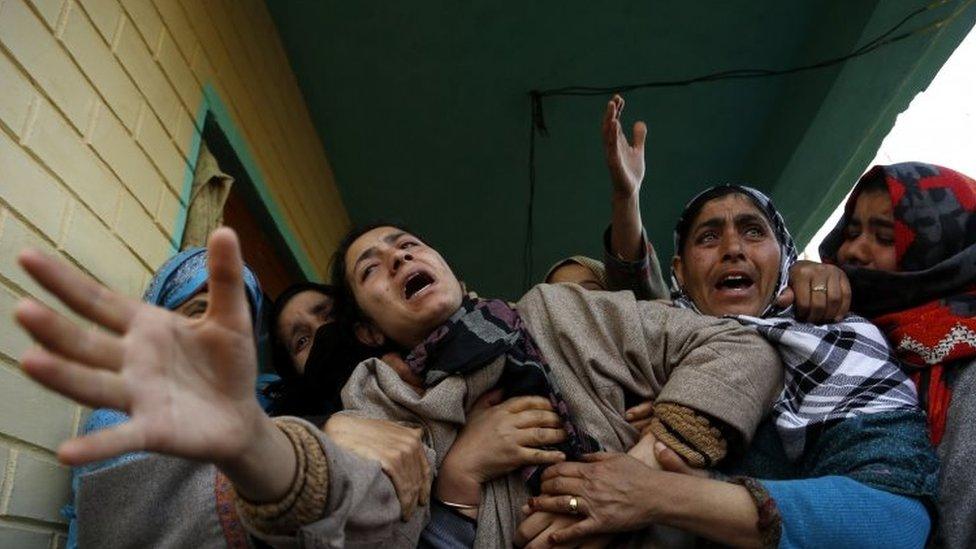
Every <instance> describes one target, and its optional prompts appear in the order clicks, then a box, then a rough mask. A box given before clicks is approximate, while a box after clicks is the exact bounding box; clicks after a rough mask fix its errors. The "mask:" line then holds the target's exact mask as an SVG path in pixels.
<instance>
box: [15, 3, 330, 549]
mask: <svg viewBox="0 0 976 549" xmlns="http://www.w3.org/2000/svg"><path fill="white" fill-rule="evenodd" d="M0 82H2V86H0V87H2V89H3V93H2V94H0V170H2V172H0V173H2V180H0V478H2V488H0V547H26V548H31V547H43V548H45V549H50V548H52V547H61V546H63V545H64V540H65V535H66V533H67V527H66V524H65V523H64V519H63V518H62V517H61V516H60V514H59V513H58V510H59V508H60V507H61V506H62V505H63V504H64V503H66V502H67V501H68V489H69V482H68V479H69V472H68V470H67V469H66V468H64V467H61V466H59V465H58V464H57V462H56V459H55V455H54V452H55V449H56V448H57V446H58V444H59V443H60V442H61V441H63V440H65V439H66V438H68V437H70V436H72V435H73V434H74V433H75V431H76V429H77V428H78V424H79V418H80V417H81V418H83V417H84V415H85V413H86V411H85V410H84V409H82V408H80V407H79V406H77V405H76V404H74V403H72V402H70V401H68V400H66V399H64V398H62V397H60V396H57V395H55V394H53V393H50V392H48V391H46V390H44V389H42V388H41V387H40V386H39V385H36V384H35V383H33V382H32V381H30V380H29V379H27V377H26V376H24V375H23V374H22V373H21V372H20V371H19V369H18V367H17V360H18V358H19V357H20V356H21V354H22V353H23V352H24V351H25V350H26V349H28V348H29V347H30V345H31V341H30V340H29V338H28V337H27V336H26V335H25V334H24V333H23V332H22V331H20V330H19V329H18V328H16V327H15V326H14V324H13V319H12V315H13V311H14V309H15V307H16V304H17V302H18V301H19V300H20V299H21V298H22V297H23V296H32V297H35V298H37V299H39V300H41V301H42V302H45V303H47V304H48V305H50V306H52V307H53V308H55V310H57V311H59V312H61V313H63V314H66V315H68V316H69V318H72V319H74V320H76V321H77V320H78V318H77V316H76V315H74V314H73V313H71V312H70V311H68V310H67V309H66V308H65V307H64V306H63V305H61V304H60V303H58V302H56V301H55V300H54V299H53V298H51V296H50V295H48V294H47V293H46V292H45V291H44V290H43V289H41V288H40V287H39V286H38V285H37V284H35V283H34V282H33V281H32V280H30V279H29V278H28V277H27V276H26V275H25V274H24V273H23V272H22V271H21V270H20V269H19V267H18V266H17V264H16V254H17V253H18V252H19V251H20V250H21V249H23V248H24V247H28V246H30V247H34V248H38V249H40V250H41V251H43V252H45V253H48V254H51V255H56V256H60V257H62V258H64V259H65V260H66V261H69V262H71V263H73V264H75V265H77V266H79V267H80V268H82V269H83V270H85V271H86V272H88V273H89V274H91V275H92V276H94V277H95V278H96V279H98V280H100V281H101V282H103V283H105V284H107V285H108V286H111V287H113V288H115V289H117V290H119V291H122V292H124V293H126V294H128V295H131V296H138V295H140V294H141V292H142V290H143V288H144V286H145V284H146V282H147V281H148V279H149V278H150V276H151V274H152V270H153V269H155V268H156V267H158V266H159V265H160V264H161V263H162V262H163V261H164V260H165V259H166V258H167V257H169V255H170V254H171V253H172V252H173V245H172V240H173V239H174V238H177V237H178V227H177V219H179V218H180V217H181V211H182V209H183V208H184V204H183V202H185V197H182V196H181V195H182V193H183V190H184V189H183V187H184V181H185V179H186V176H187V173H191V170H192V168H191V166H192V164H193V163H194V162H195V161H196V158H195V156H194V154H195V151H194V148H193V144H194V142H195V141H196V140H197V139H198V136H199V131H200V127H199V126H200V124H201V123H202V120H197V119H196V116H197V114H198V113H199V112H202V108H203V107H204V106H205V105H206V104H205V101H204V97H205V93H204V90H205V88H209V89H210V90H212V91H213V92H215V93H216V95H218V96H219V98H220V101H221V103H222V105H223V107H224V108H225V109H226V111H227V112H228V113H229V116H230V118H231V120H230V122H231V124H233V126H234V129H235V131H236V132H237V133H238V134H239V135H240V136H241V138H242V139H243V140H244V141H245V142H246V146H247V150H248V151H249V154H250V155H251V160H252V161H253V162H254V164H255V165H256V166H257V169H258V170H259V172H260V174H261V176H262V178H263V179H264V181H265V183H266V184H267V186H268V189H267V190H268V191H269V193H270V195H271V197H272V199H273V200H274V201H275V202H276V205H277V208H278V210H279V211H281V212H282V213H283V215H284V216H285V221H286V222H287V223H288V225H289V227H290V229H291V231H292V232H293V234H294V235H295V236H296V238H297V241H298V244H299V245H300V246H301V247H302V249H303V250H304V253H305V254H306V255H307V256H308V257H309V258H310V260H311V262H312V265H313V267H314V268H315V269H317V270H318V271H319V273H321V274H324V273H325V272H326V269H327V266H328V259H329V256H330V254H331V253H332V250H333V248H334V246H335V244H336V242H337V241H338V239H339V238H340V236H341V234H342V232H344V231H345V229H346V228H347V227H348V219H347V217H346V214H345V210H344V209H343V207H342V204H341V201H340V199H339V196H338V193H337V191H336V189H335V185H334V183H333V177H332V174H331V171H330V168H329V163H328V160H327V159H326V157H325V155H324V153H323V151H322V146H321V143H320V140H319V138H318V135H317V134H316V132H315V129H314V127H313V125H312V122H311V119H310V117H309V115H308V111H307V109H306V106H305V104H304V102H303V99H302V94H301V91H300V90H299V89H298V85H297V82H296V79H295V77H294V75H293V74H292V73H291V71H290V69H289V63H288V59H287V58H286V57H285V53H284V48H283V47H282V45H281V43H280V41H279V39H278V37H277V34H276V31H275V28H274V24H273V22H272V21H271V18H270V16H269V14H268V13H267V9H266V7H265V6H264V3H263V1H262V0H240V1H237V0H235V1H222V2H221V1H213V2H201V1H199V0H0ZM83 324H84V323H83Z"/></svg>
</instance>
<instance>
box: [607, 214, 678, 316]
mask: <svg viewBox="0 0 976 549" xmlns="http://www.w3.org/2000/svg"><path fill="white" fill-rule="evenodd" d="M610 231H611V228H610V227H607V230H606V231H604V233H603V264H604V265H605V266H606V268H607V282H608V283H609V284H610V287H609V288H607V289H608V290H611V291H620V290H630V291H632V292H634V297H636V298H637V299H639V300H642V301H650V300H652V299H667V298H668V297H670V292H669V291H668V285H667V283H665V281H664V276H662V274H661V263H660V261H658V259H657V253H656V252H655V251H654V246H651V243H650V242H648V241H647V234H646V233H645V232H644V230H643V229H642V230H641V243H642V246H641V250H643V252H644V253H643V255H641V256H640V257H638V258H637V259H635V260H633V261H625V260H623V259H620V257H618V256H617V255H616V254H615V253H613V251H612V250H611V249H610Z"/></svg>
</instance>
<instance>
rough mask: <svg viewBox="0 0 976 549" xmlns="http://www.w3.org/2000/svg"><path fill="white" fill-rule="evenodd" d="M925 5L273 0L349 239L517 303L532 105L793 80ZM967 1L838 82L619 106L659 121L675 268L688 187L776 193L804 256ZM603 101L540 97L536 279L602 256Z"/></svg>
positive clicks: (652, 123) (667, 95) (655, 199)
mask: <svg viewBox="0 0 976 549" xmlns="http://www.w3.org/2000/svg"><path fill="white" fill-rule="evenodd" d="M929 1H930V0H913V1H907V0H906V1H869V0H836V1H786V2H784V1H782V0H778V1H760V2H757V1H754V0H753V1H744V0H743V1H735V2H718V1H714V2H686V1H672V2H649V1H644V2H615V3H612V4H613V5H604V4H611V3H610V2H587V1H579V0H572V1H566V0H563V1H560V2H556V1H539V2H497V1H496V2H485V1H474V2H456V1H453V0H450V1H447V0H442V1H426V2H348V1H347V2H336V1H332V0H327V1H315V2H312V1H306V2H302V1H286V0H269V1H268V6H269V9H270V11H271V13H272V15H273V17H274V19H275V22H276V23H277V26H278V29H279V32H280V33H281V36H282V40H283V41H284V44H285V47H286V49H287V52H288V55H289V59H290V61H291V64H292V68H293V69H294V71H295V74H296V76H297V78H298V81H299V84H300V86H301V88H302V91H303V93H304V95H305V99H306V101H307V102H308V108H309V110H310V112H311V114H312V117H313V120H314V122H315V125H316V127H317V128H318V131H319V134H320V135H321V138H322V141H323V143H324V146H325V149H326V154H327V156H328V157H329V160H330V162H331V163H332V166H333V169H334V171H335V175H336V178H337V180H338V183H339V188H340V190H341V192H342V196H343V200H344V202H345V206H346V209H347V210H348V212H349V214H350V216H351V217H352V219H353V220H354V222H367V221H371V220H373V219H376V218H382V219H396V220H400V221H403V222H406V223H407V224H408V225H410V226H411V227H414V228H415V229H416V230H417V231H418V232H419V233H421V234H422V235H425V236H426V237H427V238H428V240H430V241H431V242H432V243H433V244H434V245H436V246H438V247H439V248H440V249H441V250H442V251H443V252H444V253H445V255H446V256H447V257H448V258H449V260H450V261H451V262H452V264H453V265H454V267H455V269H456V271H458V273H459V274H460V275H461V276H462V277H463V278H465V279H466V280H467V281H468V282H469V284H470V285H471V286H472V287H473V288H475V289H477V290H479V291H480V292H481V293H482V294H483V295H484V294H487V295H500V296H504V297H508V298H515V297H517V296H518V294H519V291H520V289H521V283H522V267H523V262H522V254H523V247H524V243H525V224H526V223H525V222H526V205H527V200H528V190H529V188H528V145H529V128H530V122H529V116H530V104H529V98H528V95H527V92H528V91H529V90H531V89H544V88H552V87H560V86H566V85H593V86H610V85H617V84H629V83H635V82H643V81H649V80H661V79H681V78H687V77H693V76H698V75H702V74H705V73H710V72H715V71H719V70H725V69H734V68H770V69H779V68H787V67H791V66H797V65H805V64H808V63H811V62H815V61H819V60H821V59H825V58H830V57H835V56H838V55H843V54H846V53H848V52H850V51H852V50H854V49H856V48H857V47H858V46H860V45H862V44H864V43H866V42H867V41H868V40H870V39H871V38H873V37H874V36H876V35H878V34H880V33H882V32H884V31H885V30H886V29H888V28H889V27H891V26H892V25H894V24H895V23H897V22H898V21H899V20H900V19H901V18H902V17H904V16H905V15H907V14H908V13H909V12H911V11H912V10H913V9H915V8H917V7H919V6H922V5H926V4H927V3H928V2H929ZM974 5H976V4H974V3H973V2H972V0H970V1H969V2H963V1H962V0H954V1H950V2H947V3H946V4H944V5H942V6H939V7H937V8H935V9H932V10H930V11H929V12H927V13H924V14H922V15H921V16H919V17H917V18H915V19H913V20H912V21H911V22H910V23H908V24H907V25H906V26H905V27H904V29H903V30H909V29H914V28H918V27H921V26H925V25H927V24H928V23H931V22H933V21H936V20H938V19H940V18H944V17H946V16H948V15H950V14H952V13H954V12H957V11H958V17H956V18H955V19H953V20H952V21H951V22H950V23H949V24H947V25H943V26H940V27H938V28H934V29H930V31H929V32H926V33H924V34H922V35H919V36H913V37H911V38H908V39H906V40H903V41H900V42H898V43H896V44H892V45H890V46H887V47H885V48H883V49H881V50H878V51H876V52H874V53H871V54H868V55H866V56H864V57H861V58H859V59H856V60H851V61H848V62H846V63H844V64H841V65H837V66H833V67H831V68H826V69H818V70H816V71H811V72H806V73H801V74H794V75H789V76H781V77H773V78H763V79H756V80H734V81H723V82H714V83H704V84H695V85H692V86H688V87H676V88H664V89H652V90H639V91H634V92H630V93H628V94H625V98H626V99H627V109H626V111H625V113H624V114H625V118H626V119H627V124H628V125H629V122H632V121H633V119H634V117H640V118H642V119H644V120H646V121H647V122H648V125H649V127H650V131H649V136H648V162H649V164H648V166H649V172H648V176H647V178H646V180H645V183H644V188H643V192H642V198H643V215H644V220H645V223H646V225H647V227H648V232H649V234H650V237H651V240H652V241H653V242H654V243H655V244H657V245H658V248H659V250H660V255H661V259H662V260H664V261H666V260H668V259H669V257H670V253H671V245H670V228H671V226H672V225H673V223H674V218H675V216H676V215H677V212H678V211H679V210H680V208H681V206H682V204H683V203H684V202H685V201H686V200H687V199H688V198H689V197H690V196H691V195H692V194H693V193H695V192H696V190H698V189H700V188H703V187H705V186H707V185H710V184H714V183H719V182H743V183H747V184H752V185H754V186H757V187H759V188H762V189H764V190H766V191H769V192H770V193H772V195H773V196H774V198H775V199H776V200H777V202H778V204H779V206H780V208H781V209H782V210H783V211H784V213H785V215H786V216H787V221H788V222H789V223H790V224H791V226H792V227H793V229H794V232H795V233H797V236H799V237H800V238H801V239H805V238H809V236H810V235H811V234H812V232H813V230H815V229H816V227H817V226H818V225H819V224H820V223H821V222H822V220H823V218H824V217H825V216H826V215H827V214H828V213H829V211H830V210H832V209H833V206H834V205H835V204H836V203H837V201H838V200H839V199H840V197H842V196H843V194H844V193H845V192H846V190H847V189H848V188H849V186H850V185H851V184H852V182H853V180H854V178H856V177H857V175H858V174H859V173H860V172H861V171H862V170H863V169H864V168H865V167H866V163H867V162H869V161H870V160H871V158H872V157H873V155H874V152H875V150H876V149H877V146H878V145H879V144H880V142H881V139H882V138H883V137H884V135H885V134H886V133H887V131H888V129H890V127H891V125H892V123H893V121H894V117H895V116H896V115H897V114H898V113H899V112H900V111H901V110H903V109H904V108H905V107H906V106H907V104H908V101H910V100H911V98H912V97H913V96H914V94H915V93H917V92H918V91H920V90H921V89H924V87H925V86H926V85H927V84H928V82H929V81H930V80H931V78H932V77H933V76H934V74H935V72H936V71H937V70H938V68H939V67H940V66H941V65H942V63H943V62H944V61H945V59H946V58H947V57H948V55H949V54H950V53H951V52H952V50H953V49H954V48H955V47H956V45H958V43H959V42H960V41H961V40H962V38H963V37H964V36H965V34H966V32H967V31H968V30H969V29H970V28H971V27H972V25H973V22H974V21H976V9H974ZM606 99H607V98H605V97H556V98H549V99H547V100H546V102H545V115H546V123H547V125H548V128H549V136H548V137H541V138H539V139H538V141H537V151H536V169H537V173H538V180H537V187H536V201H535V221H534V231H533V243H534V261H533V263H532V272H533V276H534V277H535V278H538V277H540V276H541V275H542V274H543V273H544V272H545V270H546V269H547V268H548V266H549V265H550V264H551V263H552V262H554V261H556V260H557V259H558V258H561V257H564V256H567V255H571V254H576V253H585V254H590V255H595V256H599V255H600V253H601V252H600V250H601V243H600V236H601V233H602V231H603V228H604V226H605V225H606V223H607V222H608V216H609V198H608V196H609V195H608V189H609V181H608V178H607V175H606V169H605V167H604V163H603V158H602V149H601V143H600V137H599V133H598V130H599V121H600V116H601V114H602V110H603V107H604V105H605V102H606Z"/></svg>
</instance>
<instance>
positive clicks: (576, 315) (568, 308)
mask: <svg viewBox="0 0 976 549" xmlns="http://www.w3.org/2000/svg"><path fill="white" fill-rule="evenodd" d="M517 308H518V310H519V313H520V314H521V316H522V319H523V321H524V322H525V324H526V326H527V328H528V330H529V332H530V333H531V334H532V335H533V337H534V339H535V341H536V343H537V345H538V346H539V349H540V351H541V352H542V354H543V356H544V357H545V358H546V360H547V361H548V363H549V366H550V367H551V369H552V372H553V377H554V379H555V382H556V384H557V385H558V387H559V390H560V392H561V394H562V395H563V397H564V398H565V400H566V403H567V404H568V406H569V408H570V410H571V411H572V413H573V415H574V417H575V419H576V421H577V422H578V423H579V424H580V425H581V426H582V428H583V429H584V430H586V432H587V433H589V434H591V435H593V436H594V437H595V438H596V439H597V440H599V442H600V444H601V445H602V446H603V447H604V448H605V449H606V450H608V451H618V452H621V451H626V450H628V449H629V448H630V447H631V446H633V445H634V443H635V442H636V441H637V439H638V435H639V434H638V433H637V431H636V430H635V429H634V428H633V427H631V426H630V425H629V424H628V423H627V422H626V421H625V420H624V418H623V414H624V409H625V406H624V395H625V393H627V392H629V393H631V394H633V395H635V396H637V397H639V398H640V399H641V400H657V401H658V402H672V403H676V404H681V405H684V406H687V407H689V408H692V409H695V410H698V411H700V412H704V413H705V414H708V415H710V416H713V417H716V418H718V419H721V420H722V421H724V422H725V423H726V424H727V425H729V426H730V427H732V428H733V429H735V430H736V431H737V432H738V434H739V435H740V437H741V438H742V439H743V441H745V442H748V441H749V440H750V439H751V437H752V434H753V431H754V430H755V428H756V426H757V425H758V424H759V421H760V419H761V418H762V417H763V415H764V414H765V413H766V412H767V411H768V409H769V407H770V406H771V404H772V402H773V399H774V398H775V397H776V395H777V394H778V392H779V390H780V389H781V385H782V375H783V374H782V367H781V365H780V360H779V357H778V355H777V353H776V352H775V350H773V348H772V347H770V346H769V344H768V343H766V341H765V340H764V339H762V338H761V337H760V336H759V335H758V334H756V332H755V331H754V330H752V329H750V328H745V327H743V326H741V325H740V324H739V323H738V322H735V321H733V320H724V319H718V318H713V317H706V316H701V315H698V314H696V313H694V312H692V311H688V310H683V309H676V308H673V307H671V306H669V305H667V304H665V303H661V302H646V301H641V302H638V301H636V300H635V299H634V296H633V294H632V293H630V292H614V293H611V292H590V291H587V290H584V289H582V288H579V287H576V286H573V285H562V284H560V285H540V286H537V287H535V288H534V289H533V290H531V291H530V292H529V293H528V294H526V295H525V297H523V298H522V300H521V301H520V302H519V303H518V305H517ZM501 370H502V360H501V359H500V360H497V361H496V362H495V363H493V364H490V365H488V366H486V367H484V368H482V369H481V370H479V371H477V372H475V373H473V374H470V375H468V376H466V377H450V378H447V379H445V380H444V381H442V382H440V383H439V384H438V385H436V386H434V387H431V388H429V389H428V390H427V392H426V393H425V394H424V395H422V396H419V395H417V393H416V392H415V391H414V390H413V389H412V388H410V387H409V386H408V385H407V384H406V383H404V382H403V381H402V380H401V379H400V378H399V376H397V374H396V373H395V372H394V371H393V369H392V368H390V367H388V366H387V365H385V364H384V363H382V362H381V361H379V360H375V359H372V360H369V361H366V362H364V363H363V364H361V365H360V367H359V369H358V370H356V372H355V373H354V374H353V376H352V378H351V379H350V380H349V382H348V383H347V384H346V387H345V388H344V389H343V393H342V400H343V403H344V404H345V405H346V412H344V413H351V414H355V415H360V416H366V417H374V418H379V419H390V420H395V421H404V422H410V423H415V424H419V425H421V426H422V427H423V428H424V431H425V435H426V442H427V443H428V444H429V446H430V447H431V448H432V449H433V451H434V452H435V453H436V464H437V465H438V466H440V464H441V462H442V460H443V459H444V457H445V456H446V455H447V452H448V450H449V449H450V447H451V445H452V444H453V442H454V439H455V437H456V436H457V433H458V431H459V430H460V428H461V426H463V424H464V422H465V419H466V410H467V409H468V408H469V407H470V406H471V405H472V403H473V402H474V401H475V400H477V398H478V397H480V396H481V395H482V394H483V393H484V392H485V391H488V390H490V389H491V388H492V387H494V386H495V384H496V382H497V380H498V378H499V376H500V375H501ZM527 496H528V494H527V493H526V489H525V483H524V481H523V480H522V478H521V476H520V474H519V473H517V472H516V473H512V474H510V475H508V476H506V477H503V478H500V479H496V480H494V481H492V482H490V483H488V484H486V485H485V487H484V490H483V495H482V502H481V507H480V514H479V516H478V536H477V543H476V546H477V547H509V546H511V543H512V539H513V537H514V533H515V529H516V527H517V525H518V521H519V520H520V519H521V516H520V514H521V512H520V509H521V507H522V505H523V504H524V503H525V501H526V499H527ZM392 504H393V505H394V506H395V502H392ZM306 530H315V531H322V530H321V528H320V527H319V525H317V524H312V525H310V526H308V527H306ZM322 532H323V533H324V531H322ZM635 541H636V542H637V543H638V544H640V543H642V541H641V540H635Z"/></svg>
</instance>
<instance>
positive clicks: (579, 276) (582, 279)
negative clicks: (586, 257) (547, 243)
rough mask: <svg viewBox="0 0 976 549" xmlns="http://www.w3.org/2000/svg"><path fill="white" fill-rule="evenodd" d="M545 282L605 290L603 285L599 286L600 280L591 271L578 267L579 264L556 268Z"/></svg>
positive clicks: (568, 264)
mask: <svg viewBox="0 0 976 549" xmlns="http://www.w3.org/2000/svg"><path fill="white" fill-rule="evenodd" d="M546 282H548V283H550V284H558V283H560V282H569V283H572V284H579V285H580V286H582V287H584V288H586V289H587V290H606V288H604V287H603V284H600V280H599V279H598V278H597V277H596V275H595V274H593V271H591V270H590V269H588V268H586V267H584V266H582V265H580V264H579V263H575V262H572V261H571V262H569V263H566V264H564V265H561V266H559V267H557V268H556V270H555V271H553V272H552V274H551V275H549V278H548V279H546Z"/></svg>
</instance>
